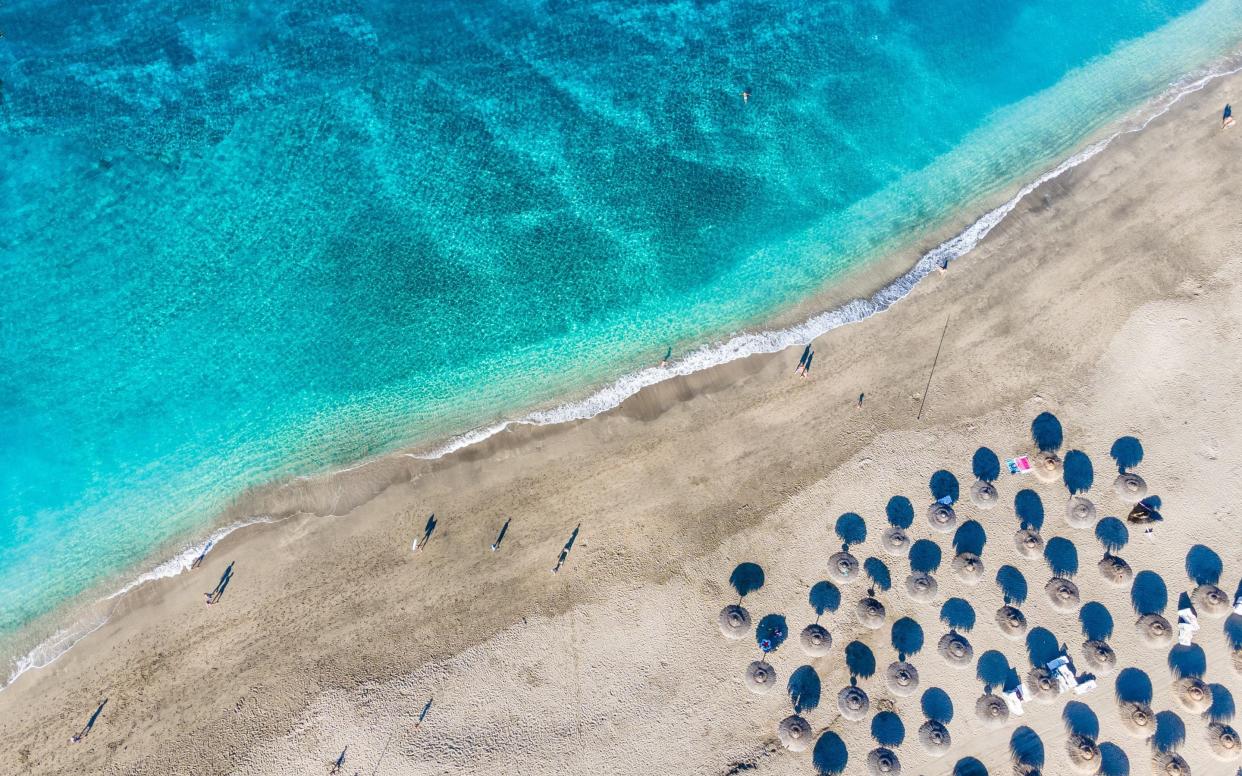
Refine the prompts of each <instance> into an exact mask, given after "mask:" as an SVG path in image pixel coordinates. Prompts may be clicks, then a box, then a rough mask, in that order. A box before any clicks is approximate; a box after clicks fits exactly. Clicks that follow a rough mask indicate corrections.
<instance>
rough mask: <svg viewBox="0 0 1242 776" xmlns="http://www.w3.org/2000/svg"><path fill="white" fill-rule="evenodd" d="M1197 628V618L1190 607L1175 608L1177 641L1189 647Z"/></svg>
mask: <svg viewBox="0 0 1242 776" xmlns="http://www.w3.org/2000/svg"><path fill="white" fill-rule="evenodd" d="M1198 630H1199V618H1198V617H1196V616H1195V613H1194V611H1193V610H1191V609H1178V610H1177V643H1178V644H1181V645H1182V646H1183V647H1189V646H1190V645H1191V644H1192V643H1193V642H1194V638H1195V633H1196V632H1198Z"/></svg>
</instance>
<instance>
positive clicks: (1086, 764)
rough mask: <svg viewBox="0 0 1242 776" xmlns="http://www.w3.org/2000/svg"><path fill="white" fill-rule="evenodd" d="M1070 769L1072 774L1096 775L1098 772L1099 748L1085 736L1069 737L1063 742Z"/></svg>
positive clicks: (1075, 735)
mask: <svg viewBox="0 0 1242 776" xmlns="http://www.w3.org/2000/svg"><path fill="white" fill-rule="evenodd" d="M1065 750H1066V751H1067V752H1069V761H1070V769H1071V770H1073V771H1074V773H1086V774H1091V773H1097V772H1098V771H1099V770H1100V747H1099V746H1097V745H1096V743H1095V742H1094V741H1092V740H1091V739H1090V738H1087V737H1086V736H1080V735H1078V734H1076V733H1075V734H1074V735H1071V736H1070V737H1069V740H1068V741H1066V742H1065Z"/></svg>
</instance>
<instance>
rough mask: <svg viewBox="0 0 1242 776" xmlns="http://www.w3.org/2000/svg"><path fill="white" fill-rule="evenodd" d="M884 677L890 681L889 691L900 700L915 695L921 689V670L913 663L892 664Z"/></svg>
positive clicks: (899, 662)
mask: <svg viewBox="0 0 1242 776" xmlns="http://www.w3.org/2000/svg"><path fill="white" fill-rule="evenodd" d="M884 676H885V678H886V679H887V680H888V689H889V691H890V692H892V693H893V695H896V696H897V697H899V698H906V697H908V696H910V695H913V694H914V692H915V691H916V690H918V689H919V669H917V668H915V667H914V664H913V663H903V662H901V661H897V662H894V663H891V664H889V666H888V671H886V672H885V674H884Z"/></svg>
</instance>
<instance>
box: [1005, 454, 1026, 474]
mask: <svg viewBox="0 0 1242 776" xmlns="http://www.w3.org/2000/svg"><path fill="white" fill-rule="evenodd" d="M1005 466H1007V467H1009V473H1010V474H1026V473H1027V472H1029V471H1030V470H1031V459H1030V458H1027V457H1026V456H1025V455H1020V456H1018V457H1017V458H1009V459H1007V460H1006V461H1005Z"/></svg>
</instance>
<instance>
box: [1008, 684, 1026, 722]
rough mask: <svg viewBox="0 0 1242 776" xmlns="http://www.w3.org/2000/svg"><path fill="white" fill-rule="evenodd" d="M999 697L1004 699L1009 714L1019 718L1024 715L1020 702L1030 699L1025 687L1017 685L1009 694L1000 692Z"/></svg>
mask: <svg viewBox="0 0 1242 776" xmlns="http://www.w3.org/2000/svg"><path fill="white" fill-rule="evenodd" d="M1001 697H1002V698H1004V699H1005V705H1006V706H1008V707H1009V713H1010V714H1013V715H1014V716H1015V717H1021V716H1022V715H1023V714H1025V713H1026V712H1024V711H1023V710H1022V702H1023V701H1025V700H1026V699H1027V698H1029V697H1030V695H1029V694H1028V693H1027V691H1026V685H1024V684H1019V685H1018V686H1017V687H1015V688H1013V689H1012V690H1010V691H1009V692H1002V693H1001Z"/></svg>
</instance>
